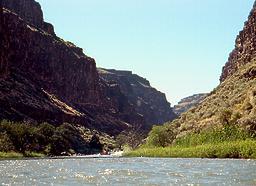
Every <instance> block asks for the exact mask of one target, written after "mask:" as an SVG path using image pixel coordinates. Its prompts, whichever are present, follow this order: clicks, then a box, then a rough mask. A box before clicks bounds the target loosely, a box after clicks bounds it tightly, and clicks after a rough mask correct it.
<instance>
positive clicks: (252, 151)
mask: <svg viewBox="0 0 256 186" xmlns="http://www.w3.org/2000/svg"><path fill="white" fill-rule="evenodd" d="M124 155H125V156H127V157H141V156H142V157H173V158H177V157H179V158H248V159H256V140H250V139H247V140H239V141H229V142H223V143H218V144H204V145H198V146H190V147H182V146H174V147H155V148H154V147H151V148H150V147H144V148H139V149H137V150H134V151H130V152H127V153H125V154H124Z"/></svg>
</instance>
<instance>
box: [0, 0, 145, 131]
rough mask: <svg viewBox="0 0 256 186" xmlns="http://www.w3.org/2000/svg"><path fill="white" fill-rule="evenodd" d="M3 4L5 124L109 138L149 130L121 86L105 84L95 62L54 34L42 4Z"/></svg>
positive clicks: (1, 112)
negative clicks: (82, 130)
mask: <svg viewBox="0 0 256 186" xmlns="http://www.w3.org/2000/svg"><path fill="white" fill-rule="evenodd" d="M2 3H3V4H2V5H3V8H1V9H2V11H1V15H0V16H1V23H0V24H1V30H0V32H1V34H0V37H1V54H0V55H1V58H0V59H1V61H0V119H7V120H15V121H25V122H37V123H41V122H48V123H51V124H55V125H59V124H61V123H64V122H68V123H72V124H80V125H84V126H86V127H89V128H92V129H96V130H99V131H102V132H106V133H108V134H110V135H117V134H119V133H120V132H121V131H123V130H126V129H128V128H130V127H134V126H139V125H142V126H143V125H144V123H145V121H144V118H143V117H142V116H141V115H139V114H138V113H137V112H136V110H135V108H133V107H132V106H131V105H129V104H126V101H125V96H124V95H123V94H122V93H121V91H120V89H119V87H117V86H112V84H109V83H108V82H106V81H103V80H102V79H100V77H99V75H98V72H97V69H96V64H95V61H94V59H92V58H90V57H88V56H86V55H85V54H84V53H83V50H82V49H81V48H79V47H76V46H75V45H74V44H72V43H71V42H66V41H64V40H62V39H60V38H58V37H57V36H56V35H55V33H54V28H53V26H52V25H51V24H49V23H46V22H44V20H43V13H42V10H41V7H40V5H39V4H38V3H37V2H35V1H34V0H3V1H2ZM120 100H122V102H120ZM127 102H128V101H127Z"/></svg>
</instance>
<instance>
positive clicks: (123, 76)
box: [98, 68, 176, 126]
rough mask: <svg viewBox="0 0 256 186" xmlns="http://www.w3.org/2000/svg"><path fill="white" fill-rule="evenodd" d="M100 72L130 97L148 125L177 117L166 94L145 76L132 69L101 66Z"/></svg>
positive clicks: (132, 103)
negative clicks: (125, 69) (133, 71)
mask: <svg viewBox="0 0 256 186" xmlns="http://www.w3.org/2000/svg"><path fill="white" fill-rule="evenodd" d="M98 72H99V75H100V77H101V78H103V79H104V80H105V81H107V82H112V83H113V86H119V87H120V90H121V92H122V93H123V94H124V95H125V97H127V98H128V102H129V104H131V105H132V106H133V107H134V108H135V110H136V112H137V113H139V114H140V115H141V116H143V118H145V121H146V124H147V125H148V126H152V125H154V124H163V123H164V122H166V121H170V120H173V119H174V118H176V115H175V114H174V112H173V111H172V108H171V106H170V103H169V102H168V101H167V100H166V97H165V94H164V93H162V92H160V91H158V90H156V89H155V88H153V87H151V86H150V83H149V81H148V80H146V79H145V78H142V77H140V76H138V75H136V74H133V73H132V72H131V71H120V70H109V69H102V68H99V69H98Z"/></svg>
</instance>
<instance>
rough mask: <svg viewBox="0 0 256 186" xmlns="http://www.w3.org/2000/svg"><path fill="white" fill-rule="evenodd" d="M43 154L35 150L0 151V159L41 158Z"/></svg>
mask: <svg viewBox="0 0 256 186" xmlns="http://www.w3.org/2000/svg"><path fill="white" fill-rule="evenodd" d="M42 157H45V154H42V153H37V152H25V153H24V154H22V153H19V152H0V159H21V158H42Z"/></svg>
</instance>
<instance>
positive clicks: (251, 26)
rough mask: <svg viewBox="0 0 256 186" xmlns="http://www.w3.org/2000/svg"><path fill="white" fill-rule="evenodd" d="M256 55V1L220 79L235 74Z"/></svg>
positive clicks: (222, 79)
mask: <svg viewBox="0 0 256 186" xmlns="http://www.w3.org/2000/svg"><path fill="white" fill-rule="evenodd" d="M255 57H256V3H254V5H253V9H252V11H251V12H250V15H249V17H248V20H247V21H246V22H245V24H244V28H243V30H242V31H241V32H240V33H239V35H238V36H237V38H236V41H235V49H234V50H233V51H232V52H231V53H230V56H229V59H228V62H227V63H226V65H225V66H224V67H223V70H222V74H221V77H220V81H221V82H223V81H224V80H225V79H226V78H227V77H229V76H231V75H232V74H234V73H235V72H236V71H237V70H238V69H239V68H240V67H241V66H244V65H245V64H247V63H250V62H251V60H252V59H254V58H255Z"/></svg>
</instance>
